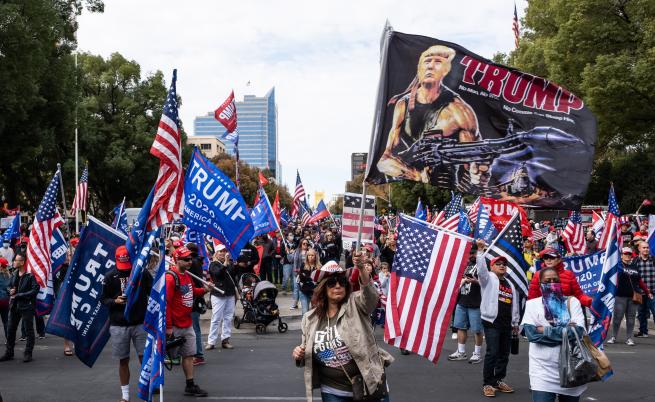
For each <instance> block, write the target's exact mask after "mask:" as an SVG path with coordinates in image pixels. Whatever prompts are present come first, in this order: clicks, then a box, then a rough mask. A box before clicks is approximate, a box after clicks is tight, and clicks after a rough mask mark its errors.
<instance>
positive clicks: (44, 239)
mask: <svg viewBox="0 0 655 402" xmlns="http://www.w3.org/2000/svg"><path fill="white" fill-rule="evenodd" d="M60 174H61V173H60V172H59V171H57V173H55V177H53V178H52V181H50V184H49V185H48V189H47V190H46V192H45V196H43V200H41V204H40V205H39V209H38V210H37V211H36V217H35V219H34V223H33V224H32V231H31V232H30V239H29V242H28V243H27V271H28V272H31V273H32V274H33V275H34V278H35V279H36V281H37V282H38V283H39V286H41V287H42V288H44V287H46V286H47V284H48V274H49V272H50V269H51V265H52V259H51V258H52V257H51V255H50V242H51V241H52V233H53V232H54V230H55V229H57V228H58V227H60V226H61V225H63V224H64V219H63V218H62V217H61V215H59V212H58V211H57V205H56V202H57V191H58V190H59V180H60V179H59V175H60Z"/></svg>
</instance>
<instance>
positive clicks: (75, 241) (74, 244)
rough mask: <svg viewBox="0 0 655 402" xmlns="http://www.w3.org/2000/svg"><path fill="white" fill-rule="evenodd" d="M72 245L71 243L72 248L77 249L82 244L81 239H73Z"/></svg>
mask: <svg viewBox="0 0 655 402" xmlns="http://www.w3.org/2000/svg"><path fill="white" fill-rule="evenodd" d="M70 243H71V246H73V247H77V245H78V244H80V238H79V237H73V238H72V239H71V242H70Z"/></svg>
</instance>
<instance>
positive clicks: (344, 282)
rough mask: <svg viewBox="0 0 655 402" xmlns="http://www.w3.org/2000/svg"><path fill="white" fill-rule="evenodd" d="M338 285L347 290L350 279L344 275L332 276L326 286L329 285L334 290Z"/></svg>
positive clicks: (327, 280)
mask: <svg viewBox="0 0 655 402" xmlns="http://www.w3.org/2000/svg"><path fill="white" fill-rule="evenodd" d="M337 283H338V284H339V285H340V286H341V287H342V288H345V287H346V285H347V284H348V279H346V277H345V276H343V275H339V276H330V277H328V278H327V279H326V281H325V284H326V285H327V287H328V288H333V287H335V286H337Z"/></svg>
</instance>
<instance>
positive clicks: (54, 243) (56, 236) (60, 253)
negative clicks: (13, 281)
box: [36, 228, 68, 316]
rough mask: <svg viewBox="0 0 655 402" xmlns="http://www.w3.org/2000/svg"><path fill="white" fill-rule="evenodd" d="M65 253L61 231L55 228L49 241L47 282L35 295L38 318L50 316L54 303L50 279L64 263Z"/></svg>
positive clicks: (64, 240) (65, 244)
mask: <svg viewBox="0 0 655 402" xmlns="http://www.w3.org/2000/svg"><path fill="white" fill-rule="evenodd" d="M67 251H68V243H66V239H64V235H63V234H62V233H61V230H59V228H57V229H55V230H54V231H53V232H52V240H51V241H50V261H51V265H50V266H51V270H50V272H48V281H47V282H46V286H45V287H43V288H39V293H38V294H37V295H36V315H38V316H44V315H47V314H50V312H51V311H52V306H53V305H54V303H55V292H54V289H53V287H52V277H53V275H56V274H57V273H58V272H59V270H60V269H61V267H62V265H64V263H65V262H66V252H67Z"/></svg>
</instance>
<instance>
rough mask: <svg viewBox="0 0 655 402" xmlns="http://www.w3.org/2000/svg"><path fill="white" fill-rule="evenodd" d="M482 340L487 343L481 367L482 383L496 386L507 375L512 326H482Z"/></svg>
mask: <svg viewBox="0 0 655 402" xmlns="http://www.w3.org/2000/svg"><path fill="white" fill-rule="evenodd" d="M484 340H485V342H486V344H487V351H486V354H485V355H484V367H483V369H482V377H483V379H484V384H483V385H491V386H496V385H497V384H498V382H499V381H502V380H503V379H504V378H505V375H507V363H509V350H510V345H511V342H512V327H507V328H502V329H499V328H494V327H484Z"/></svg>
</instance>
